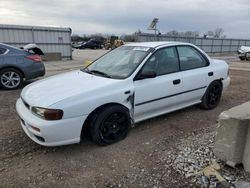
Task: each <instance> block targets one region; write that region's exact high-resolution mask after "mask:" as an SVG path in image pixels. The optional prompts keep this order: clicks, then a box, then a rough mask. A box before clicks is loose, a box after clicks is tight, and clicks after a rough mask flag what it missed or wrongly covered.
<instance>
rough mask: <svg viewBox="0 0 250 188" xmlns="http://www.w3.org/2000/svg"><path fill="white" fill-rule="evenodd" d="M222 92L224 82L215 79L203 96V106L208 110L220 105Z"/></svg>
mask: <svg viewBox="0 0 250 188" xmlns="http://www.w3.org/2000/svg"><path fill="white" fill-rule="evenodd" d="M221 94H222V84H221V83H220V82H219V81H213V82H212V83H211V84H210V85H209V86H208V88H207V91H206V93H205V94H204V96H203V97H202V103H201V107H202V108H204V109H207V110H210V109H213V108H215V107H216V106H218V104H219V102H220V98H221Z"/></svg>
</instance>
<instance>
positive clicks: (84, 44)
mask: <svg viewBox="0 0 250 188" xmlns="http://www.w3.org/2000/svg"><path fill="white" fill-rule="evenodd" d="M74 48H76V49H85V48H90V49H100V48H102V42H101V41H98V40H95V39H90V40H89V41H87V42H80V43H78V44H77V45H75V46H74Z"/></svg>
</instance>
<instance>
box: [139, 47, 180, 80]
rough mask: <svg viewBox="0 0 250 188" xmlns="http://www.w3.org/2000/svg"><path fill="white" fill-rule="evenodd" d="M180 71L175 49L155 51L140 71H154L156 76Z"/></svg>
mask: <svg viewBox="0 0 250 188" xmlns="http://www.w3.org/2000/svg"><path fill="white" fill-rule="evenodd" d="M179 70H180V67H179V61H178V55H177V52H176V48H175V47H168V48H163V49H160V50H157V51H156V52H155V53H154V54H153V55H152V56H151V57H150V58H149V60H148V61H147V62H146V64H145V65H144V67H143V69H142V71H143V72H144V71H155V72H156V74H157V76H160V75H164V74H169V73H173V72H177V71H179Z"/></svg>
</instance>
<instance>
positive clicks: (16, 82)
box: [0, 68, 23, 90]
mask: <svg viewBox="0 0 250 188" xmlns="http://www.w3.org/2000/svg"><path fill="white" fill-rule="evenodd" d="M22 84H23V75H22V73H21V72H20V71H18V70H16V69H13V68H6V69H3V70H1V71H0V87H1V88H3V89H7V90H11V89H17V88H19V87H20V86H21V85H22Z"/></svg>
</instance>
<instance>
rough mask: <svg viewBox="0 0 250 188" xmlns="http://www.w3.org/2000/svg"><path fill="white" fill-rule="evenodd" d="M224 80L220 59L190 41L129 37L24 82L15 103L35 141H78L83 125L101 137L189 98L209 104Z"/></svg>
mask: <svg viewBox="0 0 250 188" xmlns="http://www.w3.org/2000/svg"><path fill="white" fill-rule="evenodd" d="M229 82H230V78H229V74H228V65H227V63H226V62H224V61H221V60H215V59H211V58H210V57H209V56H208V55H207V54H205V53H204V52H203V51H202V50H201V49H199V48H198V47H196V46H194V45H192V44H189V43H177V42H147V43H133V44H128V45H124V46H122V47H120V48H117V49H115V50H113V51H111V52H109V53H107V54H105V55H104V56H102V57H101V58H99V59H97V60H96V61H94V62H93V63H92V64H91V65H89V66H88V67H86V68H84V69H81V70H77V71H71V72H68V73H64V74H59V75H56V76H52V77H49V78H46V79H43V80H40V81H37V82H34V83H32V84H30V85H28V86H26V87H25V88H24V89H23V91H22V93H21V97H20V98H19V99H18V100H17V103H16V110H17V113H18V115H19V117H20V119H21V121H20V122H21V125H22V128H23V130H24V131H25V133H26V134H27V135H28V136H29V137H30V138H31V139H32V140H33V141H35V142H36V143H38V144H41V145H44V146H58V145H65V144H72V143H78V142H80V141H81V138H82V137H83V136H84V135H85V133H88V134H90V135H91V137H92V139H93V141H94V142H95V143H97V144H99V145H108V144H112V143H115V142H117V141H119V140H122V139H124V138H125V137H126V135H127V133H128V131H129V128H130V127H131V125H133V124H134V123H137V122H139V121H143V120H146V119H149V118H152V117H155V116H159V115H162V114H165V113H168V112H172V111H175V110H178V109H182V108H185V107H188V106H191V105H195V104H200V106H201V107H203V108H205V109H213V108H215V107H216V106H217V105H218V104H219V102H220V98H221V94H222V91H223V90H224V89H225V88H226V87H227V86H228V85H229Z"/></svg>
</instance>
